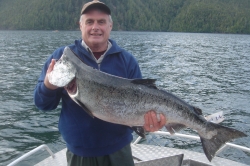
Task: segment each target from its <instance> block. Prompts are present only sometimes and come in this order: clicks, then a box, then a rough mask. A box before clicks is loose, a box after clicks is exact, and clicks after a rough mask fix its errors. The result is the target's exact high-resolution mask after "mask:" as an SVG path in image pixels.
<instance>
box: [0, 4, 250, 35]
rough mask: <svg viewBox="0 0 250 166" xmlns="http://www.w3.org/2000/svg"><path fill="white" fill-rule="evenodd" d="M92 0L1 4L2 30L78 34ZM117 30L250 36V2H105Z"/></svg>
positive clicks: (0, 19) (0, 25)
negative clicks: (84, 9) (85, 8)
mask: <svg viewBox="0 0 250 166" xmlns="http://www.w3.org/2000/svg"><path fill="white" fill-rule="evenodd" d="M88 1H89V0H0V29H3V30H5V29H10V30H76V29H78V20H79V14H80V10H81V7H82V5H83V4H84V3H86V2H88ZM103 2H104V3H106V4H107V5H108V6H109V7H110V8H111V10H112V18H113V21H114V27H113V30H127V31H131V30H133V31H171V32H215V33H245V34H250V0H103Z"/></svg>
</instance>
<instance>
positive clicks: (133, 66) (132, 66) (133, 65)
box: [127, 55, 142, 79]
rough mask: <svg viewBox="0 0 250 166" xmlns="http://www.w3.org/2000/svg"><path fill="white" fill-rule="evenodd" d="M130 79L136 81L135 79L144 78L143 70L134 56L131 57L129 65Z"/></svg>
mask: <svg viewBox="0 0 250 166" xmlns="http://www.w3.org/2000/svg"><path fill="white" fill-rule="evenodd" d="M127 70H128V78H129V79H135V78H142V74H141V70H140V67H139V64H138V62H137V60H136V59H135V58H134V56H132V55H131V56H130V59H129V63H128V67H127Z"/></svg>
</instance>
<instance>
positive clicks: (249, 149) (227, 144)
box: [7, 131, 250, 166]
mask: <svg viewBox="0 0 250 166" xmlns="http://www.w3.org/2000/svg"><path fill="white" fill-rule="evenodd" d="M153 134H158V135H168V136H170V135H171V134H170V133H169V132H165V131H156V132H153ZM171 136H176V137H182V138H189V139H194V140H199V139H200V137H198V136H194V135H186V134H180V133H175V134H174V135H171ZM141 139H142V137H140V136H139V137H138V138H137V139H136V140H135V141H134V142H133V145H136V144H138V142H139V141H140V140H141ZM227 146H229V147H233V148H236V149H240V150H242V151H245V152H249V153H250V148H247V147H244V146H240V145H236V144H232V143H226V144H225V145H224V146H223V147H221V148H220V149H219V151H217V154H218V153H220V152H221V151H222V150H223V149H224V148H226V147H227ZM40 150H46V151H47V152H48V153H49V154H50V155H51V157H52V158H55V155H54V153H53V152H52V151H51V150H50V148H49V147H48V146H47V145H45V144H43V145H40V146H39V147H37V148H35V149H33V150H31V151H29V152H27V153H26V154H24V155H23V156H21V157H19V158H18V159H16V160H14V161H13V162H11V163H10V164H8V165H7V166H14V165H16V164H17V163H19V162H21V161H22V160H24V159H26V158H27V157H29V156H31V155H33V154H35V153H36V152H38V151H40Z"/></svg>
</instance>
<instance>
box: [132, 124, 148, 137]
mask: <svg viewBox="0 0 250 166" xmlns="http://www.w3.org/2000/svg"><path fill="white" fill-rule="evenodd" d="M132 129H133V130H134V131H135V132H136V134H138V135H139V136H140V137H142V138H145V130H144V128H143V127H142V126H133V127H132Z"/></svg>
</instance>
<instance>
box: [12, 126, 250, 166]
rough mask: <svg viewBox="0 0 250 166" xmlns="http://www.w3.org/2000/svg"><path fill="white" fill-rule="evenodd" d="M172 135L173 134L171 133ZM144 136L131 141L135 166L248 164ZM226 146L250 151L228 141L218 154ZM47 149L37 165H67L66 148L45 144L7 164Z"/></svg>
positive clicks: (178, 135) (195, 137)
mask: <svg viewBox="0 0 250 166" xmlns="http://www.w3.org/2000/svg"><path fill="white" fill-rule="evenodd" d="M152 134H159V135H166V136H169V135H171V134H170V133H169V132H165V131H156V132H153V133H152ZM171 136H172V135H171ZM174 136H177V137H182V138H188V139H194V140H200V138H199V137H198V136H193V135H186V134H180V133H175V135H174ZM141 139H142V138H141V137H140V136H139V137H138V138H137V139H136V140H135V141H134V142H133V143H131V148H132V155H133V158H134V163H135V166H221V165H234V166H246V164H244V163H240V162H236V161H232V160H229V159H224V158H221V157H217V156H215V157H214V158H213V160H212V161H211V162H209V160H208V159H207V158H206V156H205V154H204V153H199V152H194V151H190V150H184V149H177V148H169V147H162V146H155V145H145V144H140V143H139V142H140V140H141ZM226 147H233V148H236V149H240V150H242V151H244V152H248V153H250V148H248V147H244V146H240V145H236V144H232V143H226V144H225V145H224V146H223V147H221V148H220V149H219V151H218V152H217V154H219V153H220V152H221V151H223V150H224V149H225V148H226ZM41 150H46V151H47V152H48V153H49V154H50V156H49V157H47V158H46V159H44V160H42V161H40V162H38V163H36V164H35V166H51V165H53V166H66V165H67V160H66V155H65V154H66V150H67V149H66V148H65V149H63V150H61V151H59V152H57V153H53V152H52V151H51V150H50V148H49V147H48V146H47V145H45V144H43V145H40V146H39V147H37V148H35V149H33V150H31V151H29V152H27V153H26V154H24V155H23V156H21V157H19V158H17V159H16V160H14V161H13V162H11V163H10V164H8V165H7V166H14V165H16V164H18V163H20V162H21V161H22V160H25V159H26V158H27V157H30V156H32V155H34V154H35V153H36V152H38V151H41Z"/></svg>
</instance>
